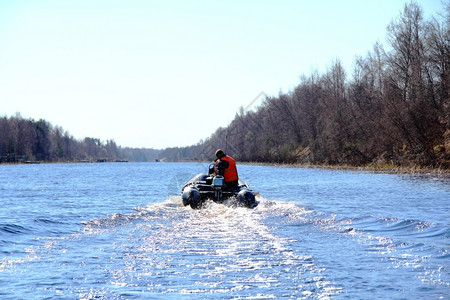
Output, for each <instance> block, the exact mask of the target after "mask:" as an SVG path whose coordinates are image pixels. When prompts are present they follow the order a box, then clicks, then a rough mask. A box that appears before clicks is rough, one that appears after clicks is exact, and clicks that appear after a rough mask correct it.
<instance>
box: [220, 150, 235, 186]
mask: <svg viewBox="0 0 450 300" xmlns="http://www.w3.org/2000/svg"><path fill="white" fill-rule="evenodd" d="M220 160H224V161H226V162H227V163H228V168H226V169H225V172H224V173H223V177H224V179H225V182H230V181H235V180H238V179H239V177H238V173H237V168H236V161H235V160H234V159H233V158H232V157H231V156H228V155H225V156H224V157H222V158H221V159H220ZM218 162H219V160H218V161H216V163H215V165H214V170H215V169H216V166H217V163H218Z"/></svg>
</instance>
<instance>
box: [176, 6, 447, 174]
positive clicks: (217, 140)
mask: <svg viewBox="0 0 450 300" xmlns="http://www.w3.org/2000/svg"><path fill="white" fill-rule="evenodd" d="M387 47H388V50H385V49H384V48H383V46H382V45H381V44H380V43H375V45H374V47H373V49H372V50H371V51H369V53H368V54H367V56H366V57H357V58H355V63H354V66H353V70H352V71H351V74H347V73H346V71H345V69H344V68H343V66H342V64H341V62H340V61H339V60H335V61H333V62H332V64H331V66H330V67H329V69H328V70H327V71H326V72H325V73H324V74H317V73H313V74H311V75H310V76H304V75H303V76H301V80H300V83H299V85H298V86H297V87H296V88H295V89H294V90H293V91H291V92H288V93H280V94H279V95H278V96H277V97H268V98H266V100H265V102H264V104H263V105H262V106H261V107H260V108H259V109H258V110H257V111H256V112H244V111H243V110H241V111H240V112H239V113H238V114H237V115H236V117H235V119H234V120H233V121H232V122H231V123H230V125H229V126H228V127H227V128H220V129H218V130H217V131H216V132H215V133H214V134H213V135H212V136H211V137H210V138H209V139H208V140H206V141H204V142H203V143H202V144H199V145H196V146H195V147H194V148H196V149H198V152H197V153H196V154H195V155H191V154H189V153H186V154H187V156H183V155H181V158H182V159H189V158H194V157H196V158H201V159H211V157H212V154H211V153H213V150H211V148H215V147H222V148H224V147H226V148H227V151H228V153H230V154H231V155H233V156H235V158H236V159H238V160H241V161H255V162H258V161H261V162H285V163H294V162H302V163H327V164H352V165H364V164H396V165H408V164H414V165H422V166H434V167H443V168H449V167H450V97H449V94H450V80H449V69H450V2H447V4H446V9H445V12H444V15H443V16H441V17H440V19H436V18H433V19H432V20H431V21H425V20H424V19H423V12H422V9H421V7H420V6H419V5H418V4H417V3H416V2H410V3H408V4H406V5H405V6H404V9H403V11H402V12H401V13H400V15H399V16H398V17H397V18H395V19H393V20H392V21H391V23H390V24H389V25H388V26H387ZM206 149H208V150H206ZM183 151H184V149H180V151H178V152H177V153H178V157H177V159H178V158H179V157H180V154H181V153H182V152H183ZM203 153H204V154H205V155H203Z"/></svg>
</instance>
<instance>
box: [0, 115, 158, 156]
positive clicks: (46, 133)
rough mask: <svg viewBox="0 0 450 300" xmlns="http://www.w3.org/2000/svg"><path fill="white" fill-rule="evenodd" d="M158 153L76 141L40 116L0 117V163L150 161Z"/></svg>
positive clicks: (92, 140)
mask: <svg viewBox="0 0 450 300" xmlns="http://www.w3.org/2000/svg"><path fill="white" fill-rule="evenodd" d="M159 152H160V150H154V149H136V148H122V147H120V146H118V145H117V144H116V142H115V141H114V140H107V141H106V142H104V141H101V140H100V139H98V138H91V137H86V138H84V139H82V140H78V139H75V138H74V137H73V136H71V135H70V134H69V133H68V132H67V131H65V130H63V129H62V128H61V127H59V126H53V125H52V124H50V123H49V122H48V121H46V120H43V119H40V120H38V121H36V120H34V119H25V118H23V117H22V116H21V115H20V114H16V115H15V116H11V117H6V116H3V117H0V163H1V162H3V163H8V162H9V163H14V162H37V161H44V162H77V161H82V162H96V161H99V162H104V161H124V160H131V161H152V160H154V159H155V158H156V157H157V156H158V154H159Z"/></svg>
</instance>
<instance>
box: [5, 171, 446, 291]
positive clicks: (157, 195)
mask: <svg viewBox="0 0 450 300" xmlns="http://www.w3.org/2000/svg"><path fill="white" fill-rule="evenodd" d="M207 166H208V164H206V163H203V164H201V163H100V164H40V165H3V166H2V165H0V198H1V202H0V204H1V208H0V298H2V299H29V298H37V299H43V298H45V299H94V298H95V299H180V298H181V299H201V298H213V299H274V298H277V299H278V298H287V299H289V298H295V299H297V298H300V299H301V298H304V299H386V298H388V299H450V242H449V237H450V229H449V228H450V224H449V223H450V221H449V211H450V180H449V179H448V178H444V177H438V176H433V175H392V174H373V173H370V172H356V171H336V170H323V169H302V168H287V167H269V166H250V165H238V170H239V174H240V177H241V178H242V179H244V180H245V181H247V183H248V184H249V185H250V186H251V187H252V188H253V189H255V190H257V191H259V192H260V194H261V197H260V198H259V201H260V203H259V205H258V206H257V207H256V208H254V209H247V208H232V207H226V206H223V205H219V204H214V203H211V204H209V205H208V207H207V208H205V209H201V210H192V209H190V208H189V207H183V206H182V205H181V197H180V189H181V187H182V185H183V184H184V183H185V182H186V181H187V180H188V179H189V178H190V177H192V176H194V175H196V174H197V173H205V172H206V170H207Z"/></svg>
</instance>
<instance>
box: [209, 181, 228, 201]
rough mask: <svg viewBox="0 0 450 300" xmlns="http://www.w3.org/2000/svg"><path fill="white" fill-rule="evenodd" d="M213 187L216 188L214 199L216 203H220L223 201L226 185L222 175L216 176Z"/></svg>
mask: <svg viewBox="0 0 450 300" xmlns="http://www.w3.org/2000/svg"><path fill="white" fill-rule="evenodd" d="M212 185H213V187H214V198H215V199H216V201H220V200H221V199H222V189H223V187H224V185H225V178H223V176H220V175H217V176H215V177H214V178H213V181H212Z"/></svg>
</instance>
